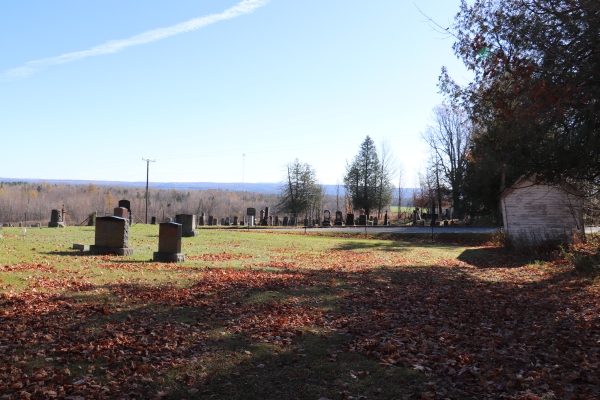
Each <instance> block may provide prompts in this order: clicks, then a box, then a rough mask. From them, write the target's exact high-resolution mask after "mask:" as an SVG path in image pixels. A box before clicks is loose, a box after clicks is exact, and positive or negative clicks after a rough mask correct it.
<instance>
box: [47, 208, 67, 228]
mask: <svg viewBox="0 0 600 400" xmlns="http://www.w3.org/2000/svg"><path fill="white" fill-rule="evenodd" d="M59 226H60V227H64V226H65V223H64V222H62V217H61V213H60V210H52V212H51V213H50V222H48V228H58V227H59Z"/></svg>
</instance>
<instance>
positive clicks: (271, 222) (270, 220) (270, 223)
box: [267, 215, 273, 226]
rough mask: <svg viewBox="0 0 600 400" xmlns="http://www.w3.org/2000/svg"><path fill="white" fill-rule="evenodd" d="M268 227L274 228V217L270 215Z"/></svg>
mask: <svg viewBox="0 0 600 400" xmlns="http://www.w3.org/2000/svg"><path fill="white" fill-rule="evenodd" d="M267 225H269V226H273V216H272V215H269V218H267Z"/></svg>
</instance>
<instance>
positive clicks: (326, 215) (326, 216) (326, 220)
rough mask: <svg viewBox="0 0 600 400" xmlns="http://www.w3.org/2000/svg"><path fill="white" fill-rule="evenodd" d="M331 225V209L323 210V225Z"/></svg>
mask: <svg viewBox="0 0 600 400" xmlns="http://www.w3.org/2000/svg"><path fill="white" fill-rule="evenodd" d="M326 226H331V211H329V210H323V227H326Z"/></svg>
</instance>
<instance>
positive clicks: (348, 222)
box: [346, 214, 354, 226]
mask: <svg viewBox="0 0 600 400" xmlns="http://www.w3.org/2000/svg"><path fill="white" fill-rule="evenodd" d="M346 226H354V214H346Z"/></svg>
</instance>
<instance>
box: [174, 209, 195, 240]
mask: <svg viewBox="0 0 600 400" xmlns="http://www.w3.org/2000/svg"><path fill="white" fill-rule="evenodd" d="M175 222H176V223H178V224H181V236H183V237H194V236H198V231H197V230H196V216H195V215H193V214H177V215H176V216H175Z"/></svg>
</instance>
